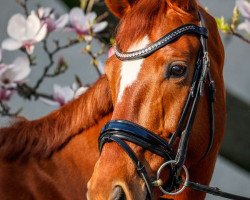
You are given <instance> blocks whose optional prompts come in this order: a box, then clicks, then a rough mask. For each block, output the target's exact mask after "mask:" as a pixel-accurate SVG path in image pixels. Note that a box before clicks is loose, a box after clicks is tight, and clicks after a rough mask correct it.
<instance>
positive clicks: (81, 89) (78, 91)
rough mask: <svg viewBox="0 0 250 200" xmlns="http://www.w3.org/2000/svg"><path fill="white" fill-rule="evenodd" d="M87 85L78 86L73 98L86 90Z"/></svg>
mask: <svg viewBox="0 0 250 200" xmlns="http://www.w3.org/2000/svg"><path fill="white" fill-rule="evenodd" d="M87 89H88V87H80V88H78V90H76V92H75V95H74V99H77V98H78V97H79V96H81V95H82V94H83V93H85V92H86V91H87Z"/></svg>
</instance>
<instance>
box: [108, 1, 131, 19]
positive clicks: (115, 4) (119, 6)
mask: <svg viewBox="0 0 250 200" xmlns="http://www.w3.org/2000/svg"><path fill="white" fill-rule="evenodd" d="M134 1H135V0H105V2H106V5H107V6H108V8H109V10H110V11H111V12H112V13H113V14H114V15H115V16H116V17H118V18H122V17H123V15H124V14H125V13H126V12H127V11H128V10H129V9H130V8H131V5H132V4H133V2H134Z"/></svg>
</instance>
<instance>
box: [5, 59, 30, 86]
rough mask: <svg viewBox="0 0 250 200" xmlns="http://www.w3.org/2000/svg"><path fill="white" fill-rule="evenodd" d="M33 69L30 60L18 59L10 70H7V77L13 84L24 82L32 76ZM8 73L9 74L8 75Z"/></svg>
mask: <svg viewBox="0 0 250 200" xmlns="http://www.w3.org/2000/svg"><path fill="white" fill-rule="evenodd" d="M30 71H31V68H30V63H29V60H28V58H26V57H17V58H16V59H15V60H14V62H13V63H12V65H10V67H9V69H8V70H6V72H5V76H6V77H8V78H9V79H10V80H11V81H12V82H19V81H23V80H24V79H25V78H27V76H28V75H29V74H30ZM6 73H7V74H6Z"/></svg>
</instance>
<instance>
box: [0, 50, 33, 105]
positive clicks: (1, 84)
mask: <svg viewBox="0 0 250 200" xmlns="http://www.w3.org/2000/svg"><path fill="white" fill-rule="evenodd" d="M1 57H2V56H1V53H0V62H1ZM30 71H31V69H30V64H29V60H28V59H27V58H26V57H18V58H16V59H15V60H14V62H13V63H11V64H8V65H7V64H3V63H0V100H1V101H7V100H9V99H10V97H11V95H12V94H13V93H14V90H13V88H15V87H16V86H17V84H18V83H21V82H23V81H24V80H25V79H26V78H27V77H28V75H29V74H30Z"/></svg>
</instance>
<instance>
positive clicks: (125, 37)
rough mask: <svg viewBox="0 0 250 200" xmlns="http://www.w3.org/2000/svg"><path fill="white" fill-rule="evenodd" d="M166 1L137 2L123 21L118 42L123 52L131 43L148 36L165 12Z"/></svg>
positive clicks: (118, 34)
mask: <svg viewBox="0 0 250 200" xmlns="http://www.w3.org/2000/svg"><path fill="white" fill-rule="evenodd" d="M165 7H166V3H165V1H159V0H144V1H136V3H135V4H134V5H133V8H132V9H131V11H128V13H126V14H125V16H124V17H123V18H122V19H121V21H120V24H119V27H118V31H117V36H116V42H117V44H118V45H119V46H120V47H121V49H122V50H123V49H124V50H127V49H128V48H129V47H130V45H131V42H132V43H135V42H137V41H138V40H140V39H142V38H143V37H144V36H145V35H147V34H148V33H149V32H150V31H151V30H152V27H153V26H154V25H155V20H156V19H159V15H161V14H163V13H164V12H163V10H165Z"/></svg>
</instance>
